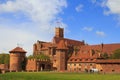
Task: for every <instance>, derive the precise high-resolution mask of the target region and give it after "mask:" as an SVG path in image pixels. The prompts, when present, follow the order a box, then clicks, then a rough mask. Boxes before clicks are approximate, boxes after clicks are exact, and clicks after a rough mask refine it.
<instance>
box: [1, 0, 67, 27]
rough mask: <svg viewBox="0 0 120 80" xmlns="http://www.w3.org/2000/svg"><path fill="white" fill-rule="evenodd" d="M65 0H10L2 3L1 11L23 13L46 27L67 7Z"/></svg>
mask: <svg viewBox="0 0 120 80" xmlns="http://www.w3.org/2000/svg"><path fill="white" fill-rule="evenodd" d="M66 6H67V3H66V1H65V0H9V1H7V2H6V3H5V4H0V12H1V13H4V12H10V13H15V14H19V12H21V13H23V14H24V15H25V16H27V17H28V18H29V19H30V20H32V21H34V22H37V23H39V25H40V26H42V28H43V26H44V29H46V28H48V26H51V22H52V21H54V20H55V19H56V16H58V13H60V12H62V8H63V7H66Z"/></svg>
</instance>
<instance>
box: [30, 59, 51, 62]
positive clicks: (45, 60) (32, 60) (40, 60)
mask: <svg viewBox="0 0 120 80" xmlns="http://www.w3.org/2000/svg"><path fill="white" fill-rule="evenodd" d="M35 61H39V62H43V61H44V62H48V61H50V60H48V59H28V62H35Z"/></svg>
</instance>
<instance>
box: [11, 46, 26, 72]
mask: <svg viewBox="0 0 120 80" xmlns="http://www.w3.org/2000/svg"><path fill="white" fill-rule="evenodd" d="M9 53H10V72H12V71H21V70H22V63H23V61H25V55H26V51H25V50H23V48H21V47H16V48H14V49H13V50H11V51H9Z"/></svg>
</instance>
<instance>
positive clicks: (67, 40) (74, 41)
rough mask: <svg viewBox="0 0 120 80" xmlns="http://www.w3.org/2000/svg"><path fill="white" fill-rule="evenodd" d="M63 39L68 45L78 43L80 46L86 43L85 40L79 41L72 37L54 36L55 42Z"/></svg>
mask: <svg viewBox="0 0 120 80" xmlns="http://www.w3.org/2000/svg"><path fill="white" fill-rule="evenodd" d="M61 40H64V41H65V42H66V44H67V46H68V45H76V46H80V45H84V41H77V40H72V39H67V38H60V37H59V38H57V37H54V38H53V43H56V44H58V43H59V42H60V41H61Z"/></svg>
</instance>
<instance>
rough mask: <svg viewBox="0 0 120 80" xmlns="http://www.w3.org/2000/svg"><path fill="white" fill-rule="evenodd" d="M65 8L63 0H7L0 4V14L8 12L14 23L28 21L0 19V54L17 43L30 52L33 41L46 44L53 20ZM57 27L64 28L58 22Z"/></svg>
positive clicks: (53, 24) (63, 25)
mask: <svg viewBox="0 0 120 80" xmlns="http://www.w3.org/2000/svg"><path fill="white" fill-rule="evenodd" d="M65 7H67V2H66V0H7V1H6V2H4V3H0V14H4V13H7V14H9V13H10V14H9V15H11V13H12V14H14V15H15V16H17V18H18V19H17V20H19V18H21V19H23V20H24V19H25V18H27V20H29V21H26V22H22V23H21V22H18V23H15V22H16V21H15V20H14V19H13V18H8V19H6V18H5V17H4V16H2V18H0V20H1V21H2V22H0V38H1V39H0V52H4V51H5V52H6V51H9V50H11V49H12V48H14V47H15V46H16V45H17V43H19V44H23V47H24V48H25V49H27V51H28V52H30V53H31V52H32V45H33V43H35V42H36V40H45V41H50V40H51V36H53V32H54V27H55V24H56V23H55V21H56V19H57V18H58V17H59V14H60V13H63V12H62V10H63V8H65ZM20 14H22V16H21V15H20ZM23 15H24V16H23ZM15 16H14V17H15ZM0 17H1V16H0ZM4 18H5V19H4ZM5 22H6V23H5ZM61 24H62V27H66V26H67V25H66V24H65V23H63V22H62V20H61ZM16 28H17V29H16Z"/></svg>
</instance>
